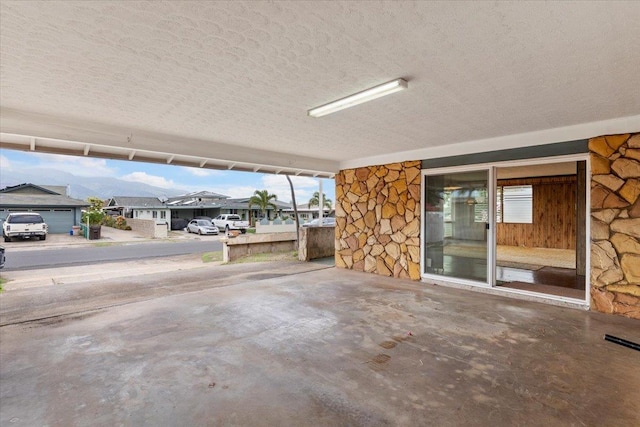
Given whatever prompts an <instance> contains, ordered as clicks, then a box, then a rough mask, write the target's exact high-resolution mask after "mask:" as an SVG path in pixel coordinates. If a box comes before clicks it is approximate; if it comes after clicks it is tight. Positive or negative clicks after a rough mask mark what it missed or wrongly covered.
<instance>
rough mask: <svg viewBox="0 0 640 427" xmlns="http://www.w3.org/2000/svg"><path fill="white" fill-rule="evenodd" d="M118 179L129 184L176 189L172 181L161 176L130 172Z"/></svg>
mask: <svg viewBox="0 0 640 427" xmlns="http://www.w3.org/2000/svg"><path fill="white" fill-rule="evenodd" d="M120 179H122V180H125V181H131V182H141V183H143V184H149V185H153V186H154V187H160V188H176V184H175V183H174V182H173V181H172V180H168V179H166V178H164V177H162V176H156V175H149V174H147V173H146V172H132V173H130V174H128V175H124V176H121V177H120Z"/></svg>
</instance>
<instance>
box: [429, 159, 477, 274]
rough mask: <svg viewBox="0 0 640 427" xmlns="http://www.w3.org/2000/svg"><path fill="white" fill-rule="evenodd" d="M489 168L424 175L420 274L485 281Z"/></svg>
mask: <svg viewBox="0 0 640 427" xmlns="http://www.w3.org/2000/svg"><path fill="white" fill-rule="evenodd" d="M488 184H489V171H488V170H478V171H470V172H456V173H443V174H439V175H426V176H425V185H424V191H425V194H424V221H423V224H424V248H425V249H424V260H423V261H424V263H423V266H424V273H426V274H429V275H439V276H447V277H455V278H459V279H466V280H472V281H475V282H482V283H485V284H486V283H488V280H487V272H488V268H487V266H488V262H487V259H488V256H487V255H488V251H487V248H488V233H489V231H488V224H489V222H490V221H489V218H490V217H489V191H488Z"/></svg>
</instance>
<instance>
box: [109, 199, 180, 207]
mask: <svg viewBox="0 0 640 427" xmlns="http://www.w3.org/2000/svg"><path fill="white" fill-rule="evenodd" d="M106 207H127V208H147V207H148V208H151V207H153V208H167V207H169V206H167V204H166V202H165V203H163V202H162V201H161V200H160V199H159V198H158V197H131V196H113V197H112V198H110V199H109V201H108V202H107V203H106Z"/></svg>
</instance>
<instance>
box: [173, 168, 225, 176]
mask: <svg viewBox="0 0 640 427" xmlns="http://www.w3.org/2000/svg"><path fill="white" fill-rule="evenodd" d="M181 167H182V169H183V170H184V171H185V172H187V173H189V174H191V175H193V176H198V177H205V176H224V175H225V173H224V171H221V170H216V169H204V168H192V167H188V166H181Z"/></svg>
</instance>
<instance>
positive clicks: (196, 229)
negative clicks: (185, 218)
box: [187, 219, 220, 235]
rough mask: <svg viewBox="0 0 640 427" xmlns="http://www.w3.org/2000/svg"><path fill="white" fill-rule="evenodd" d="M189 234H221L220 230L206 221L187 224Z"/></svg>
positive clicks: (197, 220)
mask: <svg viewBox="0 0 640 427" xmlns="http://www.w3.org/2000/svg"><path fill="white" fill-rule="evenodd" d="M187 232H188V233H198V234H200V235H203V234H218V233H220V230H218V227H216V226H215V225H213V224H212V223H211V221H207V220H206V219H194V220H191V222H189V224H187Z"/></svg>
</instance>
